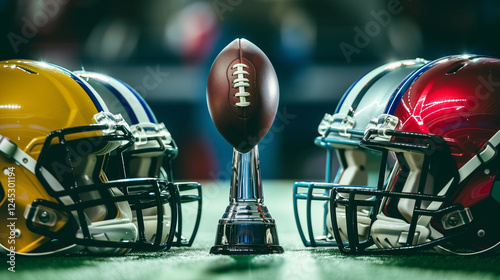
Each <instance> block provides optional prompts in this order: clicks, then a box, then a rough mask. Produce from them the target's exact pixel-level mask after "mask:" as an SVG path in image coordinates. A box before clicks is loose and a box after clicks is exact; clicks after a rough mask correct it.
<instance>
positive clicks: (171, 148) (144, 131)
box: [125, 123, 202, 247]
mask: <svg viewBox="0 0 500 280" xmlns="http://www.w3.org/2000/svg"><path fill="white" fill-rule="evenodd" d="M131 131H132V134H133V136H134V139H135V143H134V144H135V146H136V147H140V146H144V145H146V144H148V143H151V141H155V142H157V143H158V144H157V145H150V146H151V147H149V148H146V147H144V148H138V149H134V150H131V149H129V150H128V151H125V156H126V157H128V156H134V155H138V154H142V153H151V152H162V153H163V158H162V167H163V168H162V169H160V178H162V177H163V178H166V179H167V180H168V181H169V182H171V183H173V184H174V186H175V187H176V188H177V193H178V197H177V201H179V203H177V206H178V209H177V215H178V218H177V230H176V232H175V235H174V236H175V240H174V241H173V243H172V246H178V247H180V246H188V247H189V246H191V245H192V244H193V242H194V239H195V237H196V234H197V233H198V228H199V226H200V222H201V211H202V210H201V209H202V190H201V184H200V183H197V182H177V183H175V182H174V177H173V172H172V160H173V159H175V158H176V157H177V154H178V148H177V144H176V142H175V140H174V139H173V138H172V136H171V134H170V132H169V131H168V130H167V128H166V127H165V125H164V124H163V123H159V124H155V123H139V124H136V125H132V126H131ZM183 193H184V194H183ZM191 202H197V205H196V210H194V213H195V215H196V218H195V220H194V224H193V227H192V232H191V234H190V235H189V236H188V237H187V238H186V237H184V236H183V216H182V213H183V211H182V208H183V205H184V207H190V206H191V205H192V204H191ZM184 212H186V211H184ZM188 213H193V211H190V212H188Z"/></svg>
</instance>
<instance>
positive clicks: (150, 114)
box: [122, 82, 158, 123]
mask: <svg viewBox="0 0 500 280" xmlns="http://www.w3.org/2000/svg"><path fill="white" fill-rule="evenodd" d="M122 84H123V85H124V86H125V87H126V88H128V89H129V90H130V92H132V93H133V94H134V95H135V97H136V98H137V100H139V103H140V104H141V105H142V108H143V109H144V111H145V113H146V115H147V116H148V119H149V121H150V122H152V123H158V121H157V120H156V117H155V116H154V115H153V110H151V108H150V107H149V106H148V104H147V103H146V101H145V100H144V99H143V98H142V96H141V95H140V94H139V93H138V92H137V91H136V90H135V89H133V88H132V87H130V86H129V85H128V84H126V83H124V82H122Z"/></svg>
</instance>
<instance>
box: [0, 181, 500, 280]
mask: <svg viewBox="0 0 500 280" xmlns="http://www.w3.org/2000/svg"><path fill="white" fill-rule="evenodd" d="M292 184H293V182H283V181H267V182H264V194H265V204H266V205H267V206H268V207H269V210H270V212H271V215H272V216H273V217H274V218H275V219H276V224H277V226H278V234H279V237H280V242H281V245H282V246H283V247H284V249H285V253H284V254H280V255H260V256H218V255H210V254H209V253H208V251H209V249H210V247H211V246H212V245H213V242H214V239H215V229H216V226H217V221H218V219H219V218H220V217H221V215H222V214H223V212H224V210H225V208H226V206H227V204H228V194H229V187H228V186H229V185H228V183H221V182H217V183H213V182H212V183H204V184H203V185H204V187H203V188H204V189H203V191H204V207H203V218H202V223H201V226H200V231H199V233H198V236H197V238H196V241H195V243H194V244H193V247H192V248H173V249H171V250H170V251H168V252H164V253H131V254H129V255H127V256H123V257H95V256H81V255H76V256H67V257H42V258H20V257H18V258H17V260H16V272H15V273H12V272H9V271H7V268H8V264H7V263H6V262H5V261H4V262H3V265H0V269H1V270H0V279H1V280H4V279H37V280H39V279H42V280H43V279H75V280H78V279H82V280H95V279H108V280H112V279H285V280H312V279H356V280H359V279H401V280H411V279H468V280H470V279H500V256H480V257H457V256H441V255H438V254H437V253H434V252H429V253H422V254H418V255H416V254H412V255H401V256H346V255H342V254H341V253H339V251H338V250H337V249H331V248H330V249H325V248H322V249H314V248H305V247H304V246H303V245H302V242H301V241H300V239H299V235H298V233H297V229H296V227H295V222H294V218H293V212H292Z"/></svg>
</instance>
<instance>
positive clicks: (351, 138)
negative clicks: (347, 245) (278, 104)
mask: <svg viewBox="0 0 500 280" xmlns="http://www.w3.org/2000/svg"><path fill="white" fill-rule="evenodd" d="M354 125H355V120H354V119H353V117H352V116H349V115H347V114H341V113H337V114H334V115H330V114H325V116H324V117H323V119H322V121H321V122H320V124H319V126H318V132H319V134H320V135H321V136H318V137H317V138H316V139H315V140H314V143H315V144H316V145H317V146H319V147H321V148H324V149H326V170H325V182H305V181H299V182H295V183H294V184H293V210H294V217H295V222H296V224H297V229H298V232H299V235H300V238H301V240H302V242H303V243H304V246H306V247H319V246H325V247H330V246H337V242H336V241H335V240H334V239H333V238H331V236H329V233H328V229H327V222H326V220H327V219H328V217H327V213H328V201H329V200H330V190H331V189H332V188H333V187H335V186H337V184H336V183H334V182H338V180H339V177H340V175H341V174H342V171H343V166H340V168H339V170H338V171H337V174H336V176H335V178H333V176H332V161H333V158H334V153H337V152H338V151H337V150H336V149H335V148H334V146H333V145H335V144H339V143H340V141H339V140H338V138H336V137H335V136H342V137H345V140H343V142H342V144H344V145H346V144H347V145H353V146H358V145H359V140H360V139H361V138H362V137H363V135H364V131H361V130H357V129H353V128H354ZM329 136H330V137H329ZM337 156H339V157H340V156H341V155H340V154H338V155H337ZM332 179H333V180H332ZM303 189H306V191H305V192H303ZM315 190H320V192H315ZM299 200H306V206H305V207H306V222H307V224H306V226H307V227H306V230H307V234H308V236H309V238H307V237H306V235H305V233H304V229H303V227H302V223H301V221H300V215H299V211H298V208H299V207H298V201H299ZM312 201H323V202H324V204H323V217H322V221H323V232H322V235H321V236H318V235H317V234H315V233H314V230H313V222H312V221H313V217H312V212H313V211H312Z"/></svg>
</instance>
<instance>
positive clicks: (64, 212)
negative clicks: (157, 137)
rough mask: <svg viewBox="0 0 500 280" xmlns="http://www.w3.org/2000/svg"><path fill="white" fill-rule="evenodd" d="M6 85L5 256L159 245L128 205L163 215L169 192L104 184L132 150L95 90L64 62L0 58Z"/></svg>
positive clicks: (1, 239) (145, 183) (0, 200)
mask: <svg viewBox="0 0 500 280" xmlns="http://www.w3.org/2000/svg"><path fill="white" fill-rule="evenodd" d="M0 87H1V91H0V95H1V99H0V168H1V170H2V171H3V174H0V184H1V186H2V187H1V188H0V219H1V220H2V221H5V222H6V223H7V225H8V229H9V230H7V231H5V230H2V231H1V232H0V251H2V252H4V253H8V252H15V253H16V254H23V255H46V254H52V253H68V252H73V251H80V250H82V249H86V250H87V251H89V252H92V253H109V254H123V253H126V252H128V251H129V250H130V249H132V248H139V247H154V248H158V247H162V246H163V243H162V242H161V240H160V239H159V238H157V239H156V240H153V241H151V242H149V241H148V242H146V241H144V239H142V238H141V229H142V230H143V229H144V226H143V225H142V224H141V223H139V225H138V226H136V225H135V224H134V223H133V222H132V217H133V215H132V211H134V210H133V209H131V207H130V204H131V202H134V203H135V205H136V207H137V208H136V210H137V209H143V208H150V207H158V209H159V210H163V207H162V205H163V203H164V202H165V201H168V200H171V199H172V196H171V195H170V192H169V189H172V188H173V186H172V185H171V184H167V183H165V182H158V181H157V180H156V181H154V182H153V181H151V180H130V179H129V180H119V181H108V179H107V178H106V175H105V173H104V172H103V170H104V169H103V167H104V166H105V164H106V162H107V156H108V154H109V153H110V152H121V151H124V150H126V149H127V148H128V147H130V146H131V145H132V144H133V137H132V134H131V132H130V130H129V127H128V125H127V124H126V122H125V121H124V120H123V118H122V117H121V116H120V115H113V114H111V113H109V111H108V109H107V107H106V105H105V104H104V102H103V100H102V99H101V97H100V96H99V95H98V94H97V92H96V91H95V90H94V89H93V88H92V87H91V86H90V85H89V84H87V83H86V82H85V81H84V80H82V79H81V78H79V77H77V76H76V75H74V74H73V73H71V72H70V71H68V70H66V69H63V68H61V67H58V66H54V65H51V64H48V63H43V62H34V61H27V60H17V61H13V60H12V61H2V62H0ZM142 204H144V205H145V206H143V207H142V206H140V205H142ZM174 211H175V209H174ZM139 212H140V211H139ZM139 216H140V214H139ZM141 222H142V221H141ZM158 222H160V223H161V222H162V220H161V217H159V221H158ZM173 222H174V223H175V221H173ZM158 228H159V231H160V232H159V235H160V236H161V235H162V233H161V227H158ZM142 235H143V233H142Z"/></svg>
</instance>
